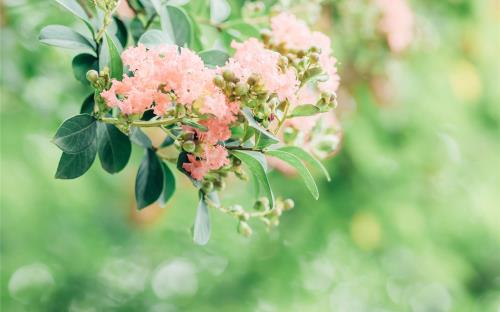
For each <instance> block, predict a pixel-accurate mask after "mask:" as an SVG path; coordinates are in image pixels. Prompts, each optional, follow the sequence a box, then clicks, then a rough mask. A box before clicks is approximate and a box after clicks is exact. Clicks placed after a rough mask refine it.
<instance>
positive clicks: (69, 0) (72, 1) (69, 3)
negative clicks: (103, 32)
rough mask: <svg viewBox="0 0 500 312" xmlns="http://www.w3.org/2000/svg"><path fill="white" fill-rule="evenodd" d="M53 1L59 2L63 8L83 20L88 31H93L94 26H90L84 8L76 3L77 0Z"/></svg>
mask: <svg viewBox="0 0 500 312" xmlns="http://www.w3.org/2000/svg"><path fill="white" fill-rule="evenodd" d="M55 1H56V2H57V3H59V4H60V5H61V6H62V7H63V8H65V9H66V10H68V11H69V12H71V13H72V14H73V15H75V16H76V17H78V18H79V19H81V20H82V21H83V22H85V24H86V25H87V27H88V28H89V30H90V32H92V34H93V33H94V27H93V26H92V23H91V22H90V19H89V17H88V16H87V14H86V13H85V10H84V9H83V8H82V6H81V5H80V4H79V3H78V1H77V0H55Z"/></svg>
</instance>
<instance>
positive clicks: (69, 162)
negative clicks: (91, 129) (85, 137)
mask: <svg viewBox="0 0 500 312" xmlns="http://www.w3.org/2000/svg"><path fill="white" fill-rule="evenodd" d="M96 153H97V143H96V140H95V139H94V141H93V142H92V144H91V145H90V146H88V147H87V148H86V149H84V150H83V151H81V152H80V153H77V154H68V153H64V152H63V153H62V155H61V159H60V160H59V165H58V166H57V171H56V175H55V178H56V179H75V178H78V177H80V176H81V175H83V174H84V173H85V172H87V170H89V168H90V167H91V166H92V163H93V162H94V160H95V156H96Z"/></svg>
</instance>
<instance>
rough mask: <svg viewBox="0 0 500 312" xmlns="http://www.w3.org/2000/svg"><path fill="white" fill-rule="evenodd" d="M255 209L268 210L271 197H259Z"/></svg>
mask: <svg viewBox="0 0 500 312" xmlns="http://www.w3.org/2000/svg"><path fill="white" fill-rule="evenodd" d="M253 209H255V210H257V211H266V210H269V199H268V198H267V197H261V198H259V199H258V200H257V201H256V202H255V205H254V206H253Z"/></svg>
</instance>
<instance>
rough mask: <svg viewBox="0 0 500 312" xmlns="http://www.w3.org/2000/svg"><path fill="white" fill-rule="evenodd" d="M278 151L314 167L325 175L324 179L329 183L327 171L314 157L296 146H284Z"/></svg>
mask: <svg viewBox="0 0 500 312" xmlns="http://www.w3.org/2000/svg"><path fill="white" fill-rule="evenodd" d="M279 150H280V151H284V152H287V153H290V154H293V155H294V156H295V157H297V158H299V159H300V160H302V161H304V162H306V163H308V164H309V165H311V166H313V167H315V168H316V169H318V170H319V171H321V172H323V174H324V175H325V177H326V179H327V180H328V182H330V181H331V178H330V174H329V173H328V170H327V169H326V168H325V166H324V165H323V164H322V163H321V162H320V161H319V160H318V159H316V158H315V157H314V156H312V155H311V154H309V153H308V152H306V151H305V150H303V149H302V148H300V147H297V146H284V147H281V148H279Z"/></svg>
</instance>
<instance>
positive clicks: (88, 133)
mask: <svg viewBox="0 0 500 312" xmlns="http://www.w3.org/2000/svg"><path fill="white" fill-rule="evenodd" d="M95 138H96V119H95V118H94V117H92V116H90V115H88V114H80V115H76V116H73V117H71V118H69V119H66V120H65V121H64V122H63V123H62V125H61V126H60V127H59V129H57V132H56V135H55V136H54V139H53V141H54V143H55V144H56V145H57V147H59V148H60V149H61V150H62V151H63V152H65V153H69V154H77V153H80V152H81V151H83V150H84V149H86V148H87V147H88V146H89V145H90V144H92V143H93V142H94V141H95Z"/></svg>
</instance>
